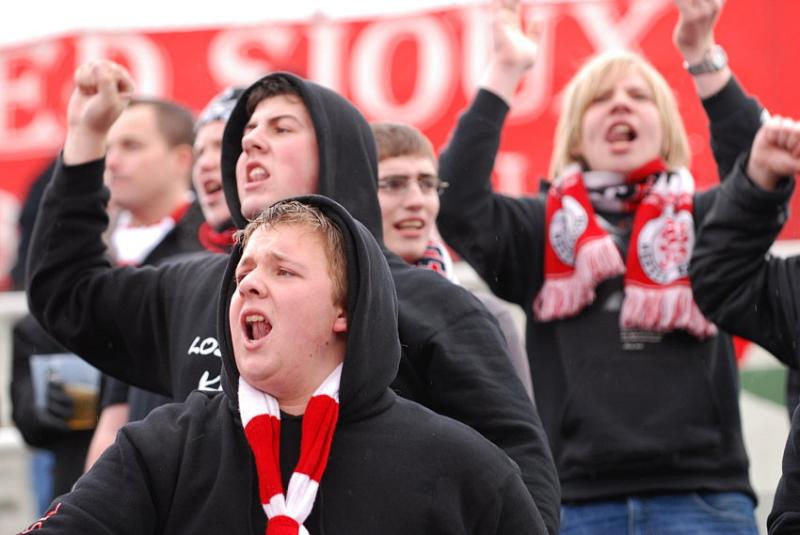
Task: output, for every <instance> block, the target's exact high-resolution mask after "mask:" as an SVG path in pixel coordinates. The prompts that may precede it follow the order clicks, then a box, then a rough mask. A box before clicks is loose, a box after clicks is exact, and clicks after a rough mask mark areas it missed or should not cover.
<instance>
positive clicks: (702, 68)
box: [685, 45, 728, 74]
mask: <svg viewBox="0 0 800 535" xmlns="http://www.w3.org/2000/svg"><path fill="white" fill-rule="evenodd" d="M727 65H728V55H727V54H725V50H724V49H723V48H722V47H721V46H719V45H716V46H714V47H713V48H711V50H709V51H708V52H707V53H706V55H705V56H704V57H703V60H702V61H701V62H699V63H695V64H693V65H685V66H686V69H687V70H688V71H689V73H690V74H705V73H710V72H717V71H720V70H722V69H724V68H725V67H726V66H727Z"/></svg>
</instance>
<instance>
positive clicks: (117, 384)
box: [100, 375, 130, 411]
mask: <svg viewBox="0 0 800 535" xmlns="http://www.w3.org/2000/svg"><path fill="white" fill-rule="evenodd" d="M102 381H103V387H102V389H101V390H102V392H103V395H102V397H101V398H100V410H101V411H102V410H104V409H105V408H106V407H108V406H110V405H119V404H120V403H128V390H129V388H130V387H129V386H128V384H127V383H125V382H123V381H120V380H119V379H114V378H113V377H111V376H109V375H103V378H102Z"/></svg>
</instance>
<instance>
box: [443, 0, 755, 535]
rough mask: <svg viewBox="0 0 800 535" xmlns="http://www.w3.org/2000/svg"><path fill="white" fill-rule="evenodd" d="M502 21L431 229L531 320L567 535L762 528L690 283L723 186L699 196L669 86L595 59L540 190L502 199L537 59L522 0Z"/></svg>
mask: <svg viewBox="0 0 800 535" xmlns="http://www.w3.org/2000/svg"><path fill="white" fill-rule="evenodd" d="M679 7H685V6H679ZM681 14H682V18H681V19H680V22H679V26H678V28H677V29H676V34H681V32H684V31H685V30H686V29H687V28H686V25H687V24H688V21H689V19H688V18H687V17H685V16H683V15H685V14H686V12H685V11H681ZM495 15H496V17H495V23H494V36H495V39H494V48H493V53H492V57H491V60H490V62H489V66H488V68H487V72H486V75H485V77H484V78H483V82H482V87H481V89H480V90H479V92H478V95H477V96H476V98H475V100H474V102H473V103H472V104H471V106H470V108H469V109H468V110H467V111H466V112H465V113H464V115H463V116H462V117H461V119H460V121H459V124H458V127H457V130H456V132H455V134H454V135H453V138H452V141H451V143H450V146H449V147H448V149H447V150H446V152H445V153H443V154H442V155H441V158H440V166H439V171H440V176H441V177H442V178H443V179H444V180H447V181H448V182H449V184H450V186H449V188H448V189H447V191H446V192H445V193H444V195H443V196H442V199H441V205H442V206H441V212H440V216H439V222H438V223H439V228H440V230H441V232H442V235H443V237H444V238H445V240H446V241H447V243H449V244H450V245H452V246H453V247H454V248H455V250H456V251H457V252H458V253H459V254H460V255H461V256H462V257H463V258H465V259H466V260H467V261H468V262H470V264H472V266H473V267H474V268H475V269H476V270H477V271H478V273H479V274H481V275H482V276H483V278H484V279H485V280H486V281H487V282H488V283H489V285H490V286H491V288H492V289H493V290H494V291H495V293H497V294H498V295H499V296H500V297H502V298H504V299H507V300H509V301H512V302H515V303H517V304H519V305H520V306H522V307H523V309H524V310H526V313H527V333H526V334H527V346H528V358H529V360H530V368H531V374H532V378H533V385H534V392H535V394H536V402H537V405H538V408H539V411H540V414H541V416H542V420H543V422H544V425H545V429H546V431H547V432H548V436H549V439H550V444H551V446H552V449H553V454H554V457H555V459H556V464H557V467H558V471H559V477H560V480H561V488H562V509H561V514H562V516H561V530H562V531H561V532H562V533H565V534H571V533H575V534H577V533H580V534H606V533H632V534H633V533H659V534H672V533H674V534H678V533H680V534H685V533H695V534H710V533H725V534H755V533H757V530H756V525H755V518H754V514H753V510H754V495H753V490H752V488H751V486H750V482H749V478H748V460H747V455H746V453H745V449H744V443H743V441H742V435H741V425H740V421H739V407H738V395H737V394H738V383H737V375H736V373H737V371H736V363H735V359H734V355H733V349H732V345H731V341H730V337H729V336H727V335H725V334H723V333H720V332H719V331H718V330H717V328H716V327H715V325H713V324H712V323H711V322H710V321H708V319H706V318H705V317H704V316H703V314H702V313H701V312H700V310H699V309H698V307H697V305H696V303H695V302H694V299H693V295H692V292H691V286H690V281H689V278H688V276H687V271H688V264H689V260H690V253H691V247H692V242H693V237H694V232H695V225H696V224H697V223H698V222H699V221H701V220H702V218H703V216H704V214H705V213H706V212H707V210H708V207H709V205H710V203H711V202H713V198H714V196H715V195H716V191H710V192H703V193H701V192H697V191H695V189H694V180H693V177H692V176H691V174H690V173H689V171H688V168H689V165H690V163H691V162H690V157H691V155H690V152H689V147H688V143H687V139H686V132H685V129H684V127H683V123H682V121H681V117H680V115H679V113H678V109H677V105H676V102H675V98H674V96H673V94H672V91H671V90H670V88H669V86H668V85H667V83H666V81H665V80H664V78H663V77H662V76H661V75H660V74H659V73H658V72H657V71H656V70H655V69H654V68H653V67H652V66H651V65H650V64H649V63H648V62H647V61H646V60H645V59H644V58H643V57H641V56H640V55H637V54H634V53H632V52H624V51H619V52H609V53H604V54H600V55H598V56H596V57H593V58H591V59H589V60H588V61H587V62H586V63H585V64H584V65H583V66H582V67H581V68H580V69H579V70H578V72H577V73H576V74H575V75H574V77H573V78H572V80H571V81H570V82H569V84H568V85H567V88H566V90H565V92H564V99H563V106H562V113H561V116H560V118H559V122H558V126H557V130H556V133H555V139H554V143H553V146H554V149H553V154H552V158H551V164H550V170H549V174H548V176H549V179H550V187H549V190H548V191H547V193H546V194H544V195H542V196H539V197H523V198H511V197H506V196H503V195H500V194H497V193H495V192H493V191H492V188H491V182H490V174H491V170H492V166H493V159H494V155H495V153H496V151H497V147H498V144H499V135H500V132H501V130H502V124H503V120H504V118H505V115H506V113H507V111H508V103H509V102H510V100H511V97H512V95H513V91H514V88H515V86H516V84H517V82H518V81H519V80H520V78H521V76H522V75H523V74H524V73H525V72H526V71H527V70H528V69H530V67H531V66H532V65H533V63H534V61H535V58H536V52H537V47H536V33H535V32H534V33H533V34H525V33H524V32H523V31H522V29H521V27H520V24H519V6H518V5H517V3H516V2H512V1H501V2H496V3H495ZM716 76H719V77H720V78H724V77H725V76H727V77H728V78H729V77H730V72H729V71H727V74H726V73H725V72H723V73H722V74H717V75H716ZM724 84H725V80H724V79H723V80H722V84H721V85H720V87H721V86H722V85H724ZM717 89H719V88H717ZM536 147H537V144H536V143H535V140H531V150H536ZM487 154H488V155H489V156H488V157H487Z"/></svg>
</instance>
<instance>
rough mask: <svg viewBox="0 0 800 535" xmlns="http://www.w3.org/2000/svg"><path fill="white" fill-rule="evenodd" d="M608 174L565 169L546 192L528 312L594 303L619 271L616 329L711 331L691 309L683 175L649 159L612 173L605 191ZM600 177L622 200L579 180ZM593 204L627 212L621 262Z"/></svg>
mask: <svg viewBox="0 0 800 535" xmlns="http://www.w3.org/2000/svg"><path fill="white" fill-rule="evenodd" d="M593 174H594V175H598V176H592V175H593ZM584 175H585V176H584ZM611 175H612V174H609V173H592V172H587V173H583V172H582V171H581V170H580V168H579V167H578V166H571V167H569V168H567V170H566V171H565V173H564V174H563V175H562V176H561V177H560V178H559V180H558V181H557V182H556V183H555V184H554V185H553V186H552V187H551V188H550V190H549V191H548V195H547V202H546V207H545V218H546V222H545V225H546V227H545V233H546V240H547V242H546V245H545V260H544V284H543V285H542V289H541V291H540V292H539V294H538V295H537V296H536V298H535V300H534V302H533V312H534V316H535V317H536V319H538V320H539V321H552V320H556V319H561V318H568V317H572V316H575V315H577V314H578V313H580V311H581V310H583V309H584V308H585V307H586V306H588V305H589V304H591V303H592V301H594V298H595V287H596V286H597V285H598V284H599V283H600V282H601V281H603V280H605V279H608V278H611V277H614V276H617V275H621V274H623V273H624V274H625V279H624V285H625V299H624V301H623V303H622V311H621V314H620V324H621V327H622V328H623V329H629V330H646V331H655V332H669V331H673V330H676V329H682V330H685V331H687V332H689V333H691V334H692V335H694V336H696V337H698V338H705V337H708V336H711V335H713V334H716V332H717V330H716V327H715V326H714V324H712V323H710V322H709V321H708V320H707V319H706V318H705V316H703V314H702V312H700V309H699V308H698V307H697V304H696V303H695V301H694V296H693V295H692V289H691V285H690V282H689V278H688V268H689V260H690V257H691V251H692V246H693V245H694V218H693V213H692V210H693V207H692V194H693V192H694V179H693V178H692V176H691V174H689V172H688V171H687V170H685V169H681V170H678V171H675V172H670V171H667V170H666V168H665V166H664V164H663V163H662V162H661V161H654V162H650V163H648V164H647V165H645V166H644V167H642V168H641V169H638V170H636V171H634V172H633V173H630V174H629V175H627V176H626V177H620V176H619V175H617V184H616V185H615V186H613V187H610V188H609V187H607V186H609V185H610V184H609V179H611V180H612V181H613V178H612V177H611ZM603 182H605V184H603V186H604V187H602V188H598V189H599V190H604V191H605V192H613V190H614V188H616V189H617V190H625V191H624V195H621V199H622V200H616V199H603V198H602V196H601V195H599V194H596V193H593V194H592V195H591V196H590V193H589V191H588V190H587V183H589V184H590V187H591V186H593V185H595V184H597V183H603ZM593 203H594V204H597V205H601V204H604V203H605V205H606V206H605V207H606V208H609V207H611V206H613V207H614V208H616V209H618V210H619V211H620V212H633V213H634V218H633V230H632V234H631V238H630V242H629V247H628V254H627V259H626V261H625V263H623V261H622V257H621V255H620V253H619V250H618V249H617V247H616V246H615V245H614V242H613V239H612V237H611V236H610V235H609V234H608V233H607V232H606V231H605V230H604V229H603V228H602V227H601V226H600V225H599V224H598V222H597V219H596V215H595V211H594V208H593V206H592V204H593Z"/></svg>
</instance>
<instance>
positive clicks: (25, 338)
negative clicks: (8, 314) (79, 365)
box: [10, 316, 70, 448]
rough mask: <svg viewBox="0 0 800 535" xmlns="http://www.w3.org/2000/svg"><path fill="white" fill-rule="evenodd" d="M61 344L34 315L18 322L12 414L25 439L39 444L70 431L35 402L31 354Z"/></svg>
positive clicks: (52, 349)
mask: <svg viewBox="0 0 800 535" xmlns="http://www.w3.org/2000/svg"><path fill="white" fill-rule="evenodd" d="M63 351H65V350H64V349H63V348H61V347H59V346H58V344H56V343H55V341H53V340H52V339H50V337H49V336H47V333H46V332H44V330H43V329H42V328H41V327H40V326H39V324H38V323H36V320H35V319H33V317H31V316H25V317H23V318H22V319H21V320H19V321H18V322H17V323H16V324H15V325H14V333H13V353H14V359H13V364H12V371H11V389H10V390H11V417H12V419H13V420H14V424H15V425H16V426H17V429H19V432H20V433H21V434H22V438H24V439H25V442H26V443H27V444H28V445H30V446H33V447H35V448H47V447H50V446H51V445H52V444H53V443H54V442H55V441H57V440H59V439H61V438H63V437H64V436H65V435H66V434H67V433H69V432H70V431H69V430H68V429H65V428H64V427H61V426H54V425H51V424H50V423H49V422H48V421H47V419H46V418H43V417H42V415H41V413H40V412H39V410H38V409H37V408H36V405H35V403H34V393H33V380H32V379H31V367H30V358H31V356H32V355H36V354H42V353H60V352H63Z"/></svg>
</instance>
